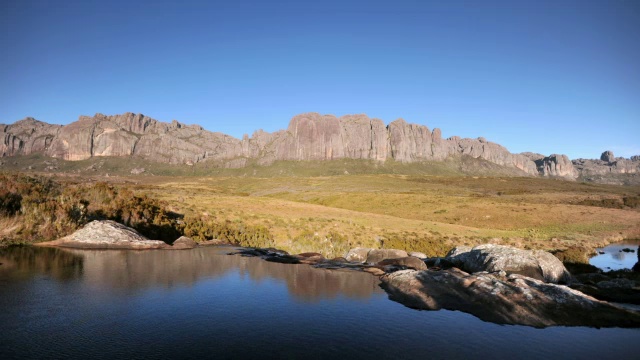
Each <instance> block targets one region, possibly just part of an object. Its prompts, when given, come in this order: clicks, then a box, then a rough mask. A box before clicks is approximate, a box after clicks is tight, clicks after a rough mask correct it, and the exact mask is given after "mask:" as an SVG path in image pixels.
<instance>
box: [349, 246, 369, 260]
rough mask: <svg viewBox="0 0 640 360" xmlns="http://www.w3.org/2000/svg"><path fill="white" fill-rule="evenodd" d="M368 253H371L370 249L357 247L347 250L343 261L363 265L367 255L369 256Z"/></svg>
mask: <svg viewBox="0 0 640 360" xmlns="http://www.w3.org/2000/svg"><path fill="white" fill-rule="evenodd" d="M369 251H371V249H369V248H360V247H357V248H354V249H351V250H349V252H347V255H345V256H344V257H345V259H347V261H351V262H359V263H363V262H365V261H367V255H368V254H369Z"/></svg>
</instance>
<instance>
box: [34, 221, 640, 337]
mask: <svg viewBox="0 0 640 360" xmlns="http://www.w3.org/2000/svg"><path fill="white" fill-rule="evenodd" d="M219 244H220V242H217V241H211V242H207V243H206V244H204V245H219ZM38 245H39V246H60V247H71V248H85V249H133V250H142V249H158V250H177V249H192V248H194V247H197V246H200V245H198V243H196V242H195V241H193V240H191V239H189V238H187V237H181V238H180V239H178V240H176V241H175V242H173V244H166V243H164V242H162V241H156V240H149V239H146V238H145V237H143V236H142V235H140V234H139V233H137V232H136V231H135V230H133V229H130V228H128V227H126V226H124V225H121V224H119V223H116V222H113V221H94V222H91V223H89V224H88V225H87V226H85V227H84V228H83V229H81V230H78V231H76V232H75V233H73V234H71V235H69V236H67V237H64V238H62V239H59V240H56V241H51V242H47V243H40V244H38ZM229 255H240V256H252V257H260V258H262V259H263V260H265V261H270V262H278V263H284V264H306V265H310V266H313V267H316V268H324V269H345V270H352V271H364V272H368V273H371V274H372V275H374V276H378V277H379V278H380V281H381V284H380V286H381V287H382V288H383V289H384V290H385V291H386V292H387V293H388V294H389V298H390V299H391V300H393V301H397V302H399V303H401V304H403V305H405V306H407V307H410V308H414V309H421V310H439V309H448V310H456V311H463V312H466V313H469V314H472V315H474V316H476V317H478V318H480V319H481V320H484V321H490V322H494V323H497V324H513V325H526V326H533V327H547V326H592V327H640V312H639V311H634V310H630V309H628V308H626V307H623V306H621V305H618V304H616V303H610V302H607V301H603V300H598V299H596V298H595V297H593V296H591V295H594V296H598V294H597V293H593V292H592V293H591V295H587V294H585V293H584V292H582V290H584V289H587V290H588V289H589V287H590V286H592V285H590V284H589V283H588V281H587V280H589V279H591V278H593V277H597V276H596V275H592V276H585V275H584V274H583V275H580V276H577V277H576V276H572V275H571V273H570V272H569V271H568V270H567V269H566V267H565V266H564V265H563V263H562V262H561V261H560V260H559V259H558V258H556V257H555V256H554V255H552V254H550V253H548V252H545V251H540V250H520V249H516V248H513V247H508V246H502V245H492V244H484V245H480V246H476V247H473V248H471V247H458V248H454V249H452V250H451V251H450V252H449V254H447V256H445V257H442V258H427V257H426V256H424V254H421V253H407V252H406V251H403V250H396V249H368V248H355V249H351V250H350V251H349V252H348V253H347V254H346V255H345V257H338V258H333V259H326V258H325V257H324V256H323V255H322V254H320V253H303V254H297V255H291V254H288V253H287V252H285V251H282V250H278V249H273V248H268V249H262V248H242V249H240V250H237V251H234V252H231V253H229ZM605 278H606V276H605ZM600 280H602V279H600ZM609 282H610V283H611V286H610V287H609V289H611V291H609V292H605V293H607V296H609V297H608V298H607V299H608V300H613V301H615V300H617V299H616V295H615V294H616V292H615V290H616V286H617V285H616V284H618V283H619V285H620V286H622V287H624V291H623V292H622V293H623V294H624V296H626V297H625V298H624V299H637V298H638V297H639V296H640V289H638V287H637V286H636V284H635V282H634V281H633V280H628V279H627V280H626V281H623V280H614V281H609ZM579 290H581V291H579ZM587 292H588V291H587ZM601 299H602V298H601Z"/></svg>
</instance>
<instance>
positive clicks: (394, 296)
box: [380, 268, 640, 327]
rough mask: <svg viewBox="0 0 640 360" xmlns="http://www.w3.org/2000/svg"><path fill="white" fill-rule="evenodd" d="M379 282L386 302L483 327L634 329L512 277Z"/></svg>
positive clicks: (570, 296)
mask: <svg viewBox="0 0 640 360" xmlns="http://www.w3.org/2000/svg"><path fill="white" fill-rule="evenodd" d="M380 279H381V281H382V284H381V287H382V288H383V289H384V290H385V291H387V293H388V294H389V298H390V299H391V300H394V301H397V302H399V303H401V304H404V305H405V306H407V307H410V308H415V309H423V310H440V309H448V310H457V311H463V312H466V313H469V314H472V315H474V316H477V317H478V318H480V319H482V320H484V321H490V322H494V323H498V324H517V325H527V326H534V327H547V326H559V325H564V326H598V327H639V326H640V314H638V313H636V312H632V311H629V310H626V309H623V308H620V307H617V306H614V305H612V304H609V303H606V302H603V301H599V300H596V299H594V298H592V297H590V296H588V295H585V294H583V293H581V292H579V291H576V290H573V289H571V288H569V287H567V286H563V285H556V284H549V283H545V282H543V281H540V280H536V279H532V278H529V277H526V276H523V275H518V274H511V275H508V276H501V275H496V274H489V273H486V272H480V273H476V274H469V273H466V272H464V271H462V270H459V269H456V268H452V269H449V270H442V271H433V270H423V271H415V270H402V271H397V272H394V273H391V274H385V275H383V276H382V277H381V278H380Z"/></svg>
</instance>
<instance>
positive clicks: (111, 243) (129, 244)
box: [37, 220, 167, 250]
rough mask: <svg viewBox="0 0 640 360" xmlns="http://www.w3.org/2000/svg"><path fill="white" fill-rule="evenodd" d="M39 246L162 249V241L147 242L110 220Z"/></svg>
mask: <svg viewBox="0 0 640 360" xmlns="http://www.w3.org/2000/svg"><path fill="white" fill-rule="evenodd" d="M37 245H40V246H61V247H71V248H83V249H135V250H142V249H163V248H166V247H167V244H165V243H164V242H163V241H158V240H149V239H147V238H146V237H144V236H142V235H140V234H139V233H138V232H137V231H135V230H133V229H131V228H129V227H127V226H124V225H122V224H119V223H117V222H115V221H111V220H102V221H99V220H96V221H92V222H90V223H89V224H87V225H86V226H85V227H83V228H82V229H80V230H77V231H76V232H74V233H73V234H71V235H69V236H65V237H63V238H61V239H58V240H54V241H49V242H43V243H39V244H37Z"/></svg>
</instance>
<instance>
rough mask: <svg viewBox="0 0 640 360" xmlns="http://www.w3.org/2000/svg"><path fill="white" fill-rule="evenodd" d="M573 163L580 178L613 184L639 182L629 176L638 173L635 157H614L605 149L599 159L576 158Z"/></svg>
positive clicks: (639, 163) (639, 166)
mask: <svg viewBox="0 0 640 360" xmlns="http://www.w3.org/2000/svg"><path fill="white" fill-rule="evenodd" d="M573 165H574V167H575V168H576V169H577V170H578V172H579V173H580V176H581V177H582V178H584V179H588V180H591V181H597V182H600V183H605V184H615V185H624V184H627V185H633V184H638V183H640V180H638V179H636V180H635V182H634V177H630V175H631V176H633V175H636V174H640V161H638V159H637V158H636V160H634V157H631V159H624V158H616V157H615V156H614V155H613V152H611V151H605V152H603V153H602V155H601V156H600V159H597V160H595V159H576V160H573ZM636 178H637V177H636Z"/></svg>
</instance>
